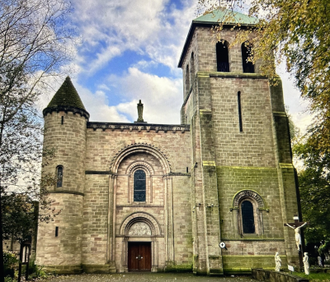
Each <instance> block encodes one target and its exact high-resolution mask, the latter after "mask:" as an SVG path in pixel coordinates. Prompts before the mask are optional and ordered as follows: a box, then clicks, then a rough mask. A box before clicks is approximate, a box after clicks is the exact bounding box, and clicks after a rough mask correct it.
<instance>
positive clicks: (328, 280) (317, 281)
mask: <svg viewBox="0 0 330 282" xmlns="http://www.w3.org/2000/svg"><path fill="white" fill-rule="evenodd" d="M293 275H295V276H299V277H302V278H306V279H309V281H310V282H321V281H322V282H330V273H322V272H320V273H313V272H312V273H310V274H309V275H306V274H305V273H302V272H301V273H300V272H294V273H293Z"/></svg>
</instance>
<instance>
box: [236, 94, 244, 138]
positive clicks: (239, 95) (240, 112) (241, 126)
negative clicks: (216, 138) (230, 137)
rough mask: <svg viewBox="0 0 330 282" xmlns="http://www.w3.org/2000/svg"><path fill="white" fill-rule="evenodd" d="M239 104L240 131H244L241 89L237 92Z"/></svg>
mask: <svg viewBox="0 0 330 282" xmlns="http://www.w3.org/2000/svg"><path fill="white" fill-rule="evenodd" d="M237 106H238V123H239V131H240V132H243V123H242V105H241V91H238V92H237Z"/></svg>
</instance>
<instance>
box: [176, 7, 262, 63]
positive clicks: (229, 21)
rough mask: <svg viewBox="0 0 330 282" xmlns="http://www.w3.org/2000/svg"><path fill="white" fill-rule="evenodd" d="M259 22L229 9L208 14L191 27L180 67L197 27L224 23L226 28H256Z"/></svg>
mask: <svg viewBox="0 0 330 282" xmlns="http://www.w3.org/2000/svg"><path fill="white" fill-rule="evenodd" d="M258 22H259V20H258V19H257V18H254V17H250V16H247V15H244V14H242V13H239V12H234V11H232V10H227V9H216V10H213V11H211V12H206V13H204V15H202V16H200V17H198V18H196V19H194V20H193V21H192V23H191V25H190V29H189V32H188V35H187V38H186V41H185V44H184V47H183V50H182V53H181V57H180V60H179V65H178V67H179V68H181V67H182V63H183V58H184V56H185V54H186V52H187V49H188V46H189V42H190V40H191V38H192V36H193V34H194V31H195V28H196V26H214V25H218V24H220V23H223V24H224V26H234V25H240V26H241V27H242V26H246V27H248V26H255V25H256V24H258Z"/></svg>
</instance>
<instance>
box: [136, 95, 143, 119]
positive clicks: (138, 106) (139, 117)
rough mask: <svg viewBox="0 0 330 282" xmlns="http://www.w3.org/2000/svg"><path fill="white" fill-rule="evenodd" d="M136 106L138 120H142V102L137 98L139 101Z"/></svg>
mask: <svg viewBox="0 0 330 282" xmlns="http://www.w3.org/2000/svg"><path fill="white" fill-rule="evenodd" d="M137 108H138V119H137V121H138V122H143V121H144V120H143V104H142V103H141V100H139V103H138V104H137Z"/></svg>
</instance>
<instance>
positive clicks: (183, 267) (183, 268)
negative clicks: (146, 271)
mask: <svg viewBox="0 0 330 282" xmlns="http://www.w3.org/2000/svg"><path fill="white" fill-rule="evenodd" d="M191 271H192V264H180V265H171V266H166V268H165V272H191Z"/></svg>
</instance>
